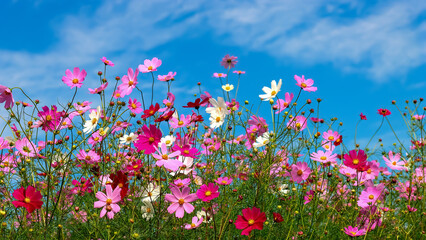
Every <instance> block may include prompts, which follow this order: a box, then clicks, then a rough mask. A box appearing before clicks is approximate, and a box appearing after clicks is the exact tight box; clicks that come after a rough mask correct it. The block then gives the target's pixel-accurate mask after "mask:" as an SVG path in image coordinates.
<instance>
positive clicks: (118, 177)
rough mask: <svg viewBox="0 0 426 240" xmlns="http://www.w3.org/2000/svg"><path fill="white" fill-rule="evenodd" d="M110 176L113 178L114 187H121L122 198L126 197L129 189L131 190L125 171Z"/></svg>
mask: <svg viewBox="0 0 426 240" xmlns="http://www.w3.org/2000/svg"><path fill="white" fill-rule="evenodd" d="M109 178H111V180H112V184H111V185H112V188H113V189H115V188H116V187H119V188H121V192H120V195H121V200H123V199H124V197H126V195H127V191H128V190H129V183H128V179H127V176H126V174H124V173H123V171H118V172H117V173H116V174H115V173H111V174H110V175H109Z"/></svg>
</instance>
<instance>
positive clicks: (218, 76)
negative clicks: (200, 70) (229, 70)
mask: <svg viewBox="0 0 426 240" xmlns="http://www.w3.org/2000/svg"><path fill="white" fill-rule="evenodd" d="M226 76H227V75H226V74H225V73H213V77H215V78H225V77H226Z"/></svg>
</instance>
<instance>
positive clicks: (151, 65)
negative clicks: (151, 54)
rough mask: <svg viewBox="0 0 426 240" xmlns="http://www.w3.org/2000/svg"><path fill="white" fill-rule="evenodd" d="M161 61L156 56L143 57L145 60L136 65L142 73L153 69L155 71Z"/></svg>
mask: <svg viewBox="0 0 426 240" xmlns="http://www.w3.org/2000/svg"><path fill="white" fill-rule="evenodd" d="M161 63H162V62H161V60H160V59H158V58H156V57H155V58H153V59H152V60H149V59H145V61H144V62H143V65H142V64H140V65H139V66H138V69H139V71H140V72H142V73H147V72H154V71H157V68H158V67H159V66H161Z"/></svg>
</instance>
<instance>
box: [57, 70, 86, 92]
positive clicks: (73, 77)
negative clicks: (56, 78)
mask: <svg viewBox="0 0 426 240" xmlns="http://www.w3.org/2000/svg"><path fill="white" fill-rule="evenodd" d="M65 75H66V76H63V77H62V82H64V83H65V84H66V85H67V86H69V87H71V89H72V88H74V87H78V88H81V86H82V85H83V81H84V78H85V77H86V76H87V73H86V70H84V69H83V70H81V71H80V68H78V67H75V68H74V70H73V72H71V70H69V69H67V70H66V71H65Z"/></svg>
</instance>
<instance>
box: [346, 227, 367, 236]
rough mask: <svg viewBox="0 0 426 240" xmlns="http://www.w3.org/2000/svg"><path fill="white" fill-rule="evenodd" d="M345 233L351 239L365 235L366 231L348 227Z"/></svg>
mask: <svg viewBox="0 0 426 240" xmlns="http://www.w3.org/2000/svg"><path fill="white" fill-rule="evenodd" d="M345 233H346V234H347V235H349V236H351V237H358V236H362V235H365V233H366V231H365V229H363V228H362V229H358V227H352V226H348V227H345Z"/></svg>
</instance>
